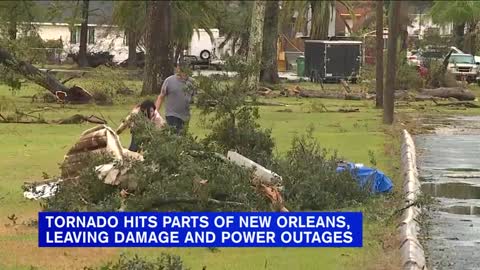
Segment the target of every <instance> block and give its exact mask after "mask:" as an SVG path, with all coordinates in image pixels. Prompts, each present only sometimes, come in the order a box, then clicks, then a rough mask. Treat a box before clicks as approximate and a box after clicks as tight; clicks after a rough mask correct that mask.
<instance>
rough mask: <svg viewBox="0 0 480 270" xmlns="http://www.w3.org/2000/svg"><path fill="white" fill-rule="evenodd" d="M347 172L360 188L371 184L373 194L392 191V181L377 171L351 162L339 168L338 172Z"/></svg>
mask: <svg viewBox="0 0 480 270" xmlns="http://www.w3.org/2000/svg"><path fill="white" fill-rule="evenodd" d="M345 170H348V171H350V173H351V174H352V175H353V177H354V178H355V179H356V180H357V182H358V184H359V186H360V187H364V186H365V184H368V183H371V187H370V191H371V192H373V193H386V192H390V191H392V188H393V184H392V180H391V179H390V178H388V176H386V175H385V174H384V173H383V172H381V171H379V170H377V169H374V168H369V167H365V166H363V165H362V164H355V163H351V162H348V163H344V164H342V165H339V166H338V167H337V172H343V171H345Z"/></svg>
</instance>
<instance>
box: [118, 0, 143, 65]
mask: <svg viewBox="0 0 480 270" xmlns="http://www.w3.org/2000/svg"><path fill="white" fill-rule="evenodd" d="M145 9H146V7H145V1H116V2H115V6H114V10H113V19H114V23H115V24H116V25H118V26H120V27H121V28H122V29H123V30H125V36H126V38H127V45H128V66H129V67H135V66H136V62H137V46H138V43H139V41H140V39H141V38H142V36H143V33H144V31H145V30H144V27H145Z"/></svg>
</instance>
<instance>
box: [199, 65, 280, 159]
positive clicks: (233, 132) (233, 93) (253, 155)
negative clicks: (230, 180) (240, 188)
mask: <svg viewBox="0 0 480 270" xmlns="http://www.w3.org/2000/svg"><path fill="white" fill-rule="evenodd" d="M226 71H227V72H228V71H236V72H237V73H238V75H237V76H236V77H235V78H234V79H233V80H230V81H218V80H215V79H212V78H209V77H206V76H200V77H198V78H197V81H196V84H197V85H196V87H197V89H199V94H198V102H197V106H198V107H199V108H200V109H201V112H202V115H203V116H204V117H210V118H209V119H211V120H212V121H211V122H210V126H209V128H210V129H211V132H210V133H209V134H208V135H207V136H206V138H205V140H204V144H205V145H206V146H207V147H211V148H213V149H215V150H216V151H220V152H222V153H226V152H227V151H229V150H235V151H237V152H238V153H240V154H242V155H244V156H246V157H248V158H250V159H252V160H254V161H255V162H257V163H259V164H262V165H267V164H268V163H270V160H271V158H272V151H273V147H274V142H273V139H272V137H271V131H270V130H268V129H262V128H261V127H260V125H259V124H258V123H257V120H258V119H259V118H260V115H259V113H258V107H256V106H254V105H253V104H254V103H255V91H254V90H255V89H252V88H250V86H249V85H248V82H247V80H246V79H245V78H248V77H249V76H250V75H251V74H253V72H258V67H257V66H252V65H249V64H246V63H245V62H244V61H243V60H241V59H239V58H230V59H229V60H228V61H227V64H226ZM249 101H250V102H249Z"/></svg>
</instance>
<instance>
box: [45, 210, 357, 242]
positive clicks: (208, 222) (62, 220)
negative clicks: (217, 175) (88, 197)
mask: <svg viewBox="0 0 480 270" xmlns="http://www.w3.org/2000/svg"><path fill="white" fill-rule="evenodd" d="M38 220H39V226H38V229H39V238H38V241H39V246H40V247H362V244H363V241H362V238H363V235H362V213H361V212H289V213H270V212H269V213H267V212H248V213H247V212H222V213H220V212H201V213H199V212H188V213H187V212H169V213H159V212H156V213H150V212H149V213H145V212H142V213H136V212H108V213H102V212H80V213H78V212H75V213H73V212H40V213H39V219H38Z"/></svg>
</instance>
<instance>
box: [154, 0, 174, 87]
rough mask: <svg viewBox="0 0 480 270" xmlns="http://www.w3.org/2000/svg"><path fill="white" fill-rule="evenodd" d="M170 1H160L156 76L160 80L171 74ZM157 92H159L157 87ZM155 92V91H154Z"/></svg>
mask: <svg viewBox="0 0 480 270" xmlns="http://www.w3.org/2000/svg"><path fill="white" fill-rule="evenodd" d="M171 3H172V1H160V5H159V8H160V25H159V28H158V29H157V31H158V32H159V33H160V34H159V35H160V38H159V40H157V42H158V47H157V49H158V51H157V53H158V60H159V61H158V64H159V65H160V66H159V68H158V76H159V79H160V80H162V81H163V80H164V79H166V78H167V77H168V76H170V75H172V74H173V64H174V63H173V50H172V49H173V46H172V45H173V42H172V4H171ZM157 91H160V89H159V87H158V88H157ZM154 92H155V91H154Z"/></svg>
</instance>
